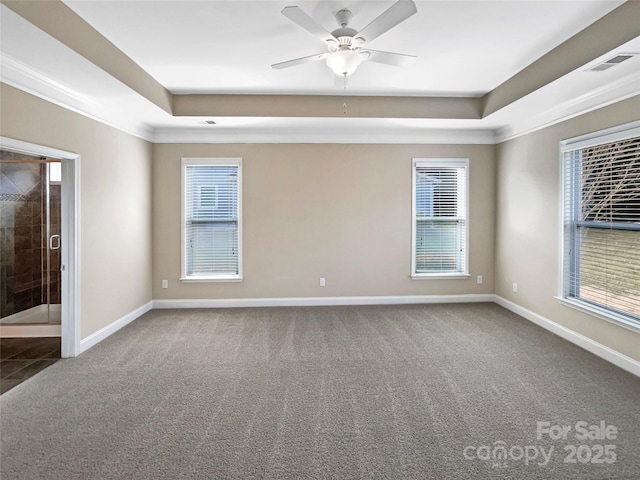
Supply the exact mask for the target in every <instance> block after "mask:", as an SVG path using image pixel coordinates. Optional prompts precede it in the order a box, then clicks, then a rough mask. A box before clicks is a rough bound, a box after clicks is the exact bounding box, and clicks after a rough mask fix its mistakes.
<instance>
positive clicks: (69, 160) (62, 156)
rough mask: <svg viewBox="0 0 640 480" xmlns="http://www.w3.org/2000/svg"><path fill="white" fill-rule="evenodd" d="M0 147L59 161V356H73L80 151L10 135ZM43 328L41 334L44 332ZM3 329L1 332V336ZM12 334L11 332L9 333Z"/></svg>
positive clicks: (77, 349)
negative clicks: (61, 237) (60, 196)
mask: <svg viewBox="0 0 640 480" xmlns="http://www.w3.org/2000/svg"><path fill="white" fill-rule="evenodd" d="M0 148H2V149H4V150H9V151H12V152H16V153H24V154H27V155H35V156H43V157H48V158H54V159H56V160H60V161H61V162H62V202H61V203H62V205H61V210H62V227H61V232H62V234H63V235H64V237H63V239H64V241H63V243H62V248H61V250H62V266H63V268H62V275H61V280H62V284H61V288H62V291H61V294H62V296H61V303H62V318H61V330H60V339H61V344H62V357H63V358H68V357H75V356H77V355H78V354H79V353H80V228H79V227H80V155H78V154H76V153H72V152H67V151H64V150H59V149H57V148H51V147H46V146H44V145H37V144H35V143H29V142H24V141H22V140H16V139H13V138H7V137H2V136H0ZM7 327H13V328H14V329H15V328H20V329H21V331H24V332H26V335H29V336H38V332H37V327H38V326H37V325H34V326H33V327H31V328H32V329H34V330H33V332H32V333H29V332H28V327H30V326H20V327H18V326H12V325H6V326H2V327H0V332H2V331H3V330H6V331H8V330H9V329H8V328H7ZM45 332H46V329H43V330H42V334H44V335H42V334H41V335H40V336H46V333H45ZM1 335H2V333H0V336H1ZM12 336H13V335H12Z"/></svg>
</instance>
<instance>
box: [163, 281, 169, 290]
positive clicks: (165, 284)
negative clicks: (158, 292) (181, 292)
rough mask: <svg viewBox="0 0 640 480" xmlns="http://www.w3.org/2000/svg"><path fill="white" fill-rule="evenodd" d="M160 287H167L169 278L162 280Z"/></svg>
mask: <svg viewBox="0 0 640 480" xmlns="http://www.w3.org/2000/svg"><path fill="white" fill-rule="evenodd" d="M162 288H169V280H162Z"/></svg>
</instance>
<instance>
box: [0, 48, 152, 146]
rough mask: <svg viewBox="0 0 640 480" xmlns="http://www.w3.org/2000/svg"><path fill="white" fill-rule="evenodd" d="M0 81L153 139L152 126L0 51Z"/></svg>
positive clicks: (112, 125)
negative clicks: (112, 108) (106, 105)
mask: <svg viewBox="0 0 640 480" xmlns="http://www.w3.org/2000/svg"><path fill="white" fill-rule="evenodd" d="M0 66H1V68H0V81H1V82H2V83H5V84H7V85H10V86H12V87H15V88H17V89H19V90H22V91H24V92H27V93H29V94H31V95H34V96H36V97H39V98H42V99H43V100H46V101H48V102H50V103H53V104H55V105H58V106H60V107H63V108H65V109H67V110H71V111H72V112H75V113H78V114H80V115H83V116H85V117H88V118H91V119H92V120H95V121H97V122H100V123H103V124H105V125H108V126H110V127H113V128H116V129H118V130H121V131H123V132H125V133H129V134H131V135H134V136H136V137H139V138H142V139H143V140H147V141H149V142H150V141H152V139H153V128H152V127H150V126H148V125H144V124H143V123H142V122H140V121H138V120H136V119H135V118H132V116H131V115H123V114H122V113H121V112H117V111H115V110H111V109H109V108H107V107H105V105H104V104H100V103H98V102H96V101H95V100H93V99H91V98H89V97H87V96H85V95H82V94H80V93H78V92H77V91H75V90H73V89H71V88H69V87H66V86H64V85H62V84H60V83H58V82H56V81H55V80H53V79H51V78H49V77H47V76H46V75H43V74H42V73H40V72H38V71H36V70H34V69H32V68H30V67H28V66H26V65H25V64H23V63H21V62H19V61H18V60H16V59H14V58H12V57H10V56H8V55H6V54H0Z"/></svg>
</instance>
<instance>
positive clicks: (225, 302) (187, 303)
mask: <svg viewBox="0 0 640 480" xmlns="http://www.w3.org/2000/svg"><path fill="white" fill-rule="evenodd" d="M493 300H494V295H493V294H477V295H474V294H469V295H399V296H361V297H281V298H208V299H187V300H182V299H175V300H154V301H153V308H157V309H167V308H241V307H320V306H344V305H401V304H420V303H474V302H493Z"/></svg>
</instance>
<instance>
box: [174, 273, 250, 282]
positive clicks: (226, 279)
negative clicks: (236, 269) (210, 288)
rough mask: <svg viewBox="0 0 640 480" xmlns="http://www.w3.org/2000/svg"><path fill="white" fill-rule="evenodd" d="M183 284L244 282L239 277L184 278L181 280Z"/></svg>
mask: <svg viewBox="0 0 640 480" xmlns="http://www.w3.org/2000/svg"><path fill="white" fill-rule="evenodd" d="M180 281H181V282H182V283H212V282H242V277H241V276H239V275H227V276H224V275H218V276H215V277H183V278H181V279H180Z"/></svg>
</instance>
